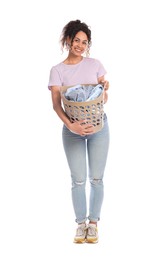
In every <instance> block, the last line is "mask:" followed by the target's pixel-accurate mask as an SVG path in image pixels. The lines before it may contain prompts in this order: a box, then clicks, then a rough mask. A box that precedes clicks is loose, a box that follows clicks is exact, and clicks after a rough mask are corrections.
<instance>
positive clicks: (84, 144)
mask: <svg viewBox="0 0 164 260" xmlns="http://www.w3.org/2000/svg"><path fill="white" fill-rule="evenodd" d="M60 40H61V46H62V50H64V49H66V50H67V51H68V56H67V58H66V59H65V60H64V61H63V62H61V63H59V64H57V65H55V66H53V67H52V69H51V71H50V78H49V84H48V87H49V89H50V90H51V94H52V103H53V108H54V110H55V112H56V113H57V115H58V116H59V118H60V119H61V120H62V122H63V132H62V137H63V146H64V151H65V154H66V158H67V161H68V165H69V167H70V172H71V179H72V202H73V208H74V212H75V217H76V222H77V223H78V227H77V230H76V235H75V238H74V242H75V243H84V242H88V243H96V242H98V230H97V222H98V221H99V220H100V213H101V207H102V202H103V196H104V184H103V177H104V171H105V166H106V161H107V155H108V148H109V128H108V119H107V115H106V114H103V116H102V121H103V124H102V128H101V129H100V130H99V131H98V132H95V129H94V125H93V123H92V122H91V121H89V118H88V116H87V117H86V118H83V119H82V120H81V119H76V120H74V121H71V119H70V118H69V117H68V115H67V114H66V112H65V111H64V109H63V107H62V102H61V89H62V88H63V86H64V87H69V86H73V85H77V84H85V85H86V88H88V89H89V85H97V84H99V83H102V84H103V86H104V94H103V99H102V104H105V103H106V102H107V90H108V87H109V82H108V81H106V80H105V74H106V70H105V68H104V66H103V65H102V64H101V62H100V61H99V60H97V59H94V58H90V57H89V50H90V46H91V30H90V28H89V27H88V25H87V24H85V23H82V22H81V21H80V20H75V21H70V22H69V23H68V24H66V26H65V27H64V28H63V31H62V34H61V39H60ZM85 56H86V57H85ZM94 105H95V104H94ZM83 106H84V107H85V102H83ZM88 109H89V108H87V113H86V114H88V113H89V112H88ZM91 111H93V109H91ZM94 116H95V115H93V112H92V117H94ZM94 120H95V119H94ZM86 157H87V159H86ZM87 162H88V165H87ZM87 169H89V172H87ZM87 175H88V176H89V180H90V198H89V210H88V213H89V215H88V216H87V202H86V180H87ZM87 219H88V220H89V223H88V224H87V223H86V221H87Z"/></svg>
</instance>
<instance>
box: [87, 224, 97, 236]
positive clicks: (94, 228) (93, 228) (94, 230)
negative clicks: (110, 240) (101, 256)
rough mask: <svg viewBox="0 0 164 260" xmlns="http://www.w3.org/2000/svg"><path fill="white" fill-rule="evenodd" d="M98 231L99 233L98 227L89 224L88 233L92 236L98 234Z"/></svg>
mask: <svg viewBox="0 0 164 260" xmlns="http://www.w3.org/2000/svg"><path fill="white" fill-rule="evenodd" d="M96 233H97V228H96V227H93V226H89V227H88V234H89V235H90V236H96Z"/></svg>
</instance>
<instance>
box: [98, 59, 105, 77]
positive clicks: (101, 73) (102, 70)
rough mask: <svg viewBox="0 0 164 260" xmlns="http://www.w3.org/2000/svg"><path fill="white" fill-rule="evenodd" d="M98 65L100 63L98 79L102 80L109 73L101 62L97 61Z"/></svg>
mask: <svg viewBox="0 0 164 260" xmlns="http://www.w3.org/2000/svg"><path fill="white" fill-rule="evenodd" d="M97 63H98V64H97V65H98V72H97V77H98V78H100V77H102V76H104V75H105V74H106V73H107V71H106V69H105V68H104V66H103V64H102V63H101V62H100V61H99V60H97Z"/></svg>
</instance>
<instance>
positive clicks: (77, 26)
mask: <svg viewBox="0 0 164 260" xmlns="http://www.w3.org/2000/svg"><path fill="white" fill-rule="evenodd" d="M79 31H82V32H84V33H86V35H87V38H88V47H90V46H91V30H90V29H89V26H88V25H87V24H86V23H83V22H81V21H80V20H75V21H70V22H69V23H67V24H66V25H65V26H64V28H63V30H62V34H61V37H60V42H61V46H62V49H63V48H64V47H65V46H66V40H67V37H69V38H70V39H71V44H72V42H73V40H74V38H75V35H76V34H77V33H78V32H79Z"/></svg>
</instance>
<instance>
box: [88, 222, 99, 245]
mask: <svg viewBox="0 0 164 260" xmlns="http://www.w3.org/2000/svg"><path fill="white" fill-rule="evenodd" d="M86 242H87V243H97V242H98V229H97V226H96V225H95V224H88V229H87V237H86Z"/></svg>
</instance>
